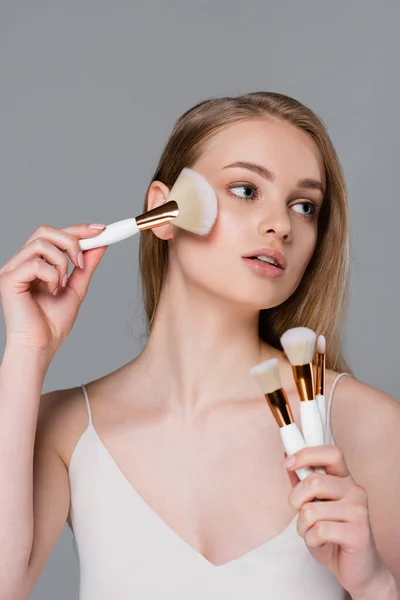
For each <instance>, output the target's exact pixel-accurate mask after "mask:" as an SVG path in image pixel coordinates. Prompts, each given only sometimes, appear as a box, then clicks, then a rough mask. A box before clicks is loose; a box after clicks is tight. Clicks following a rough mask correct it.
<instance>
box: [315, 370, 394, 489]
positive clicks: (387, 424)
mask: <svg viewBox="0 0 400 600" xmlns="http://www.w3.org/2000/svg"><path fill="white" fill-rule="evenodd" d="M337 375H338V374H337V373H336V374H335V373H333V372H330V373H329V374H328V373H327V390H326V391H327V395H328V393H329V392H330V385H332V382H333V381H334V379H335V377H336V376H337ZM330 426H331V431H332V437H333V439H334V442H335V444H336V445H337V446H338V447H339V448H340V449H341V450H342V452H343V455H344V458H345V460H346V463H347V466H348V468H349V470H350V472H351V473H352V474H353V476H354V475H357V477H358V479H359V481H360V483H361V482H363V483H365V482H367V480H368V478H369V477H371V476H373V475H372V474H373V473H375V474H378V473H381V474H383V472H384V471H385V470H386V469H387V468H393V467H394V465H392V464H391V463H392V458H391V455H393V456H396V455H398V453H399V451H400V436H399V434H398V432H399V430H400V403H399V402H398V401H397V400H396V398H394V397H393V396H391V395H390V394H388V393H386V392H385V391H383V390H380V389H378V388H376V387H374V386H372V385H369V384H367V383H365V382H363V381H360V380H359V379H356V378H355V377H342V378H341V379H340V380H339V381H338V382H337V385H336V387H335V390H334V394H333V397H332V403H331V414H330ZM384 465H385V466H384ZM367 468H368V473H367V472H364V470H366V469H367Z"/></svg>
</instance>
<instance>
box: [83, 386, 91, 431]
mask: <svg viewBox="0 0 400 600" xmlns="http://www.w3.org/2000/svg"><path fill="white" fill-rule="evenodd" d="M81 388H82V390H83V394H84V396H85V402H86V408H87V411H88V416H89V425H92V411H91V410H90V402H89V395H88V393H87V390H86V387H85V386H84V385H83V384H82V385H81Z"/></svg>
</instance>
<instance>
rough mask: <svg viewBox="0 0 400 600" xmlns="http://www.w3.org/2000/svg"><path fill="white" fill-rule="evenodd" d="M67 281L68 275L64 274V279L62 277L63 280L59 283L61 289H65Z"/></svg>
mask: <svg viewBox="0 0 400 600" xmlns="http://www.w3.org/2000/svg"><path fill="white" fill-rule="evenodd" d="M67 281H68V273H65V275H64V277H63V280H62V282H61V285H62V286H63V287H65V286H66V285H67Z"/></svg>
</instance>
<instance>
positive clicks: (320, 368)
mask: <svg viewBox="0 0 400 600" xmlns="http://www.w3.org/2000/svg"><path fill="white" fill-rule="evenodd" d="M316 371H317V376H316V383H315V390H316V393H317V394H319V395H320V396H324V395H325V353H324V352H318V353H317V363H316Z"/></svg>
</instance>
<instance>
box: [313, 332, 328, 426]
mask: <svg viewBox="0 0 400 600" xmlns="http://www.w3.org/2000/svg"><path fill="white" fill-rule="evenodd" d="M325 350H326V340H325V337H324V336H323V335H320V336H318V340H317V355H316V387H315V391H316V396H315V400H316V401H317V404H318V408H319V412H320V415H321V421H322V426H323V428H324V431H325V427H326V414H325V413H326V409H325Z"/></svg>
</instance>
